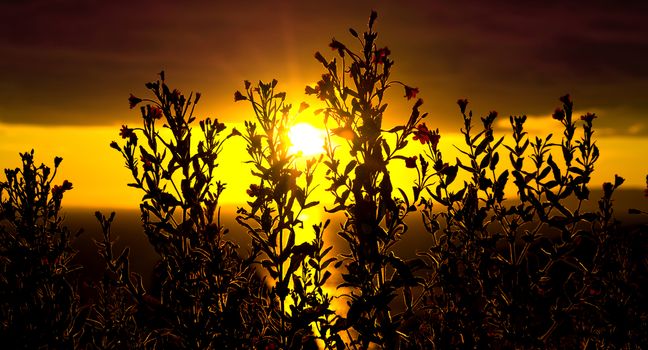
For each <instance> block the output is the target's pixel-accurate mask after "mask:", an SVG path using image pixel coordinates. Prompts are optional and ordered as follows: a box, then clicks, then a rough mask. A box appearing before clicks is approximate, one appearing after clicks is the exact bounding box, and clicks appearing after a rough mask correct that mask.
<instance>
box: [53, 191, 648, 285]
mask: <svg viewBox="0 0 648 350" xmlns="http://www.w3.org/2000/svg"><path fill="white" fill-rule="evenodd" d="M601 194H602V192H601V191H596V190H595V191H592V194H591V196H590V200H589V201H586V202H584V205H583V210H588V211H595V210H596V208H597V205H598V204H597V199H598V198H600V197H601ZM614 198H615V214H616V218H617V220H619V221H620V222H621V224H622V227H626V228H631V227H636V226H638V225H641V224H646V219H645V216H638V215H630V214H628V209H630V208H637V209H644V210H645V209H646V207H647V206H648V200H647V199H646V198H645V197H644V193H643V191H642V190H639V189H626V190H618V191H617V192H615V194H614ZM511 204H512V201H511ZM565 204H566V206H567V207H568V208H574V207H575V201H573V200H572V201H571V202H570V200H566V201H565ZM65 211H66V221H65V222H66V224H67V225H68V227H70V228H71V229H72V230H78V229H83V230H84V232H83V233H82V234H81V236H80V237H79V238H78V239H77V241H76V242H75V244H74V246H75V247H76V249H78V251H79V253H78V256H77V262H78V263H79V264H80V265H83V267H84V270H83V272H82V276H83V279H84V280H88V281H96V280H98V279H99V278H100V277H101V273H102V271H103V261H102V259H101V257H100V256H99V255H98V254H97V248H96V246H95V245H94V242H93V239H100V238H101V229H100V226H99V224H98V223H97V219H96V218H95V215H94V210H93V209H91V208H66V209H65ZM102 212H103V213H104V214H106V215H107V214H109V213H110V210H109V209H107V210H102ZM116 213H117V215H116V218H115V222H114V225H113V234H114V236H115V237H117V238H118V240H117V242H116V245H115V247H116V251H121V249H122V248H123V247H125V246H129V247H130V248H131V264H132V270H133V271H134V272H137V273H140V274H141V275H142V276H143V277H144V283H145V286H146V287H147V288H148V286H149V285H150V274H151V271H152V269H153V267H154V266H155V264H156V263H157V262H158V259H159V258H158V256H157V254H156V253H155V251H154V250H153V247H152V246H151V245H150V243H149V242H148V239H147V238H146V236H145V235H144V231H143V229H142V226H141V225H142V224H141V220H140V212H139V210H137V209H133V210H127V209H119V210H116ZM327 215H328V216H327ZM235 217H236V206H234V205H230V206H224V207H222V209H221V219H222V221H223V225H224V226H225V227H226V228H227V229H229V231H230V232H229V233H228V236H229V238H230V239H232V240H233V241H235V242H237V243H238V244H239V245H240V246H241V250H242V251H245V249H246V248H247V247H248V245H249V244H250V237H249V236H248V235H247V234H246V233H245V230H244V229H243V228H242V227H241V226H240V225H239V224H238V223H237V222H236V220H235ZM327 217H328V218H330V219H331V220H332V221H333V223H334V224H332V225H331V226H329V228H328V230H327V233H326V239H327V240H328V244H332V245H333V246H334V251H335V252H336V253H340V250H339V249H340V248H339V247H343V246H344V241H343V240H342V239H341V238H340V237H338V236H337V235H336V233H335V232H336V228H337V227H338V226H337V223H338V222H339V220H340V219H342V218H343V217H342V216H341V215H337V216H335V215H332V214H325V215H324V216H323V219H324V220H325V219H326V218H327ZM336 220H337V221H336ZM408 225H409V229H408V232H407V233H406V234H405V236H404V237H403V239H402V240H401V241H400V243H399V244H398V245H397V246H396V248H395V250H394V252H395V253H396V254H397V255H399V256H402V257H404V258H411V257H414V256H415V254H416V252H417V251H420V250H422V249H425V248H426V247H428V246H429V245H430V242H431V240H430V237H429V234H428V233H426V232H425V230H424V229H423V227H422V223H421V220H420V216H419V215H417V214H416V213H413V214H411V215H410V217H409V220H408ZM337 282H338V281H336V280H333V279H331V281H330V284H331V285H334V283H337Z"/></svg>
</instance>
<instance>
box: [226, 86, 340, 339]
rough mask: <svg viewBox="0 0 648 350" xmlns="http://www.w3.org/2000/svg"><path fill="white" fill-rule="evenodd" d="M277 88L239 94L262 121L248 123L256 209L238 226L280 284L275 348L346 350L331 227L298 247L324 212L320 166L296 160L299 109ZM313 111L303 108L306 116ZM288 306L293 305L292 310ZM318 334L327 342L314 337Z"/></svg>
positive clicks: (275, 296) (244, 212) (243, 212)
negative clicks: (311, 211) (317, 180)
mask: <svg viewBox="0 0 648 350" xmlns="http://www.w3.org/2000/svg"><path fill="white" fill-rule="evenodd" d="M277 83H278V82H277V81H276V80H273V81H272V82H270V83H262V82H259V84H258V85H256V86H254V87H252V84H251V83H250V82H248V81H245V94H243V93H241V92H240V91H237V92H236V93H235V94H234V99H235V100H236V101H249V103H250V105H251V106H252V109H253V111H254V114H255V120H254V121H245V132H244V133H243V134H241V137H243V138H244V139H245V141H246V143H247V147H246V150H247V153H248V155H249V158H250V160H249V161H247V163H250V164H252V166H253V169H252V174H253V175H254V176H255V177H256V178H258V181H259V183H258V184H251V185H250V188H249V189H248V191H247V194H248V195H249V196H250V197H251V200H250V201H249V202H248V203H247V204H248V206H249V209H245V208H239V210H238V216H237V221H238V223H239V224H241V225H242V226H243V227H245V228H246V229H247V231H248V233H249V235H250V236H251V238H252V248H253V255H254V256H258V257H259V258H258V259H257V260H255V263H256V264H259V265H261V266H262V267H263V268H264V270H265V271H266V272H267V273H268V275H269V277H270V279H271V280H272V284H273V287H272V288H271V290H270V298H271V303H272V304H273V305H274V308H273V312H272V313H271V317H270V318H269V319H268V323H269V324H268V325H269V326H270V328H271V329H272V330H273V332H274V335H271V336H269V337H268V338H269V339H268V342H269V344H276V345H279V346H280V347H281V348H282V349H303V348H315V349H316V348H317V344H316V343H315V339H316V338H320V339H321V340H322V341H323V342H324V344H325V346H327V347H328V346H333V345H334V344H336V343H337V344H340V345H342V340H341V338H340V337H339V335H336V332H331V323H330V322H331V321H332V318H335V317H334V316H333V315H334V312H333V311H332V310H331V308H330V304H331V297H329V296H328V295H327V294H326V293H324V291H323V290H322V286H323V285H324V284H325V283H326V280H327V279H328V278H329V277H330V275H331V273H330V272H329V271H327V270H326V267H327V266H328V265H330V264H331V263H332V262H333V261H334V259H333V258H328V259H326V258H325V256H326V254H327V252H328V251H330V250H331V249H332V247H326V248H325V247H324V242H323V238H322V235H323V229H324V227H325V226H326V225H328V223H327V224H326V225H324V226H322V225H319V226H314V230H315V233H316V235H315V240H314V241H313V242H304V243H301V244H296V243H295V241H296V228H298V227H302V228H303V225H304V223H303V222H302V220H301V214H302V212H303V211H304V210H306V209H308V208H311V207H315V206H317V205H318V204H319V203H318V202H316V201H311V200H310V199H309V197H310V195H311V193H312V191H313V190H314V187H316V186H314V184H313V175H314V172H315V170H316V168H317V165H318V164H319V160H317V159H308V160H306V161H305V166H301V165H298V164H297V162H296V159H295V158H296V156H295V155H291V154H290V153H289V149H290V146H291V145H290V142H289V140H288V137H287V132H288V129H289V127H290V122H291V115H290V113H291V109H292V105H290V104H287V103H286V102H285V99H286V93H285V92H278V91H276V90H275V88H276V86H277ZM306 108H307V105H306V104H303V103H302V105H301V106H300V109H299V113H301V112H302V111H303V110H304V109H306ZM237 134H238V132H237ZM320 159H321V157H320ZM300 270H301V273H299V272H300ZM288 299H290V301H292V305H290V307H289V308H287V306H286V305H287V301H289V300H288ZM276 304H278V305H276ZM313 327H315V328H316V329H317V330H318V332H319V336H316V335H315V334H314V333H313V331H312V328H313Z"/></svg>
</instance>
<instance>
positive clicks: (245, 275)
mask: <svg viewBox="0 0 648 350" xmlns="http://www.w3.org/2000/svg"><path fill="white" fill-rule="evenodd" d="M375 20H376V14H375V13H372V14H371V16H370V19H369V23H368V29H367V31H366V32H364V33H358V32H356V31H355V30H353V29H351V30H350V34H351V36H352V39H351V40H352V41H354V44H353V45H350V46H347V45H346V44H343V43H342V42H339V41H337V40H333V41H332V42H331V44H330V48H331V49H332V51H329V53H330V54H332V55H333V56H334V58H332V59H331V58H327V57H325V55H324V54H321V53H319V52H318V53H316V54H315V58H316V59H317V60H318V61H319V62H320V63H321V64H322V67H323V74H322V76H321V80H320V81H319V82H318V83H317V84H316V85H314V86H308V87H306V94H308V95H314V96H315V97H316V98H317V99H319V103H320V104H321V106H319V107H317V108H319V109H317V110H315V111H314V113H315V114H316V115H318V116H321V117H322V118H323V119H324V121H325V125H326V127H327V131H328V135H329V136H328V139H327V142H326V146H325V152H324V153H323V155H322V156H320V157H316V158H314V159H310V160H308V161H305V162H303V161H297V157H298V156H295V155H291V154H290V153H289V151H288V150H289V147H290V143H289V141H288V139H287V136H286V131H287V129H288V128H289V127H290V125H291V120H292V118H293V117H294V116H295V115H296V114H299V113H302V112H304V110H306V109H309V106H308V105H307V104H306V103H302V104H301V105H300V106H299V107H293V106H291V105H290V104H288V102H286V101H287V96H286V94H285V93H284V92H281V91H280V90H279V88H278V83H277V81H276V80H274V81H272V82H269V83H263V82H259V83H258V84H251V83H250V82H248V81H245V83H244V86H243V87H244V88H243V89H242V90H240V91H236V93H235V94H234V99H235V101H238V102H239V103H247V104H249V106H250V108H251V111H252V115H253V118H252V119H250V120H248V121H246V122H245V129H244V130H236V129H233V130H228V128H227V127H226V126H225V125H224V124H222V123H220V122H218V120H210V119H204V120H200V121H197V119H196V117H195V116H194V107H195V106H196V105H197V104H198V102H199V100H200V97H201V96H200V94H199V93H195V94H194V93H192V94H189V95H188V96H187V95H184V94H182V93H180V92H179V91H178V90H175V89H172V88H171V87H169V85H168V84H167V80H166V78H165V75H164V72H162V73H161V74H160V76H159V79H158V80H156V81H154V82H150V83H147V84H146V88H147V90H148V92H147V93H146V95H145V96H147V97H136V96H134V95H131V97H130V99H129V102H130V107H131V108H136V107H137V108H139V111H140V112H141V116H142V123H141V125H139V126H137V127H129V126H123V127H122V129H121V130H120V136H121V138H122V142H121V143H117V142H112V143H111V144H110V146H111V147H112V148H114V149H115V150H116V151H117V152H120V153H121V154H122V155H123V158H124V160H125V165H126V167H127V168H128V170H129V171H130V172H131V174H132V179H133V181H132V183H129V184H128V186H131V187H134V188H136V189H137V190H139V191H141V193H142V195H143V197H142V202H141V204H140V211H141V222H142V225H143V229H144V233H145V234H146V236H147V238H148V240H149V242H150V244H151V245H152V247H153V248H154V249H155V252H156V253H157V254H158V255H159V259H160V261H159V263H158V264H157V266H156V267H155V270H154V272H153V275H154V283H152V284H151V286H150V287H149V288H145V287H144V283H143V281H142V278H141V277H140V276H139V275H138V274H136V273H133V272H132V271H131V269H130V259H132V258H133V256H136V255H137V252H132V251H130V250H129V249H128V248H126V249H124V250H123V251H115V250H114V249H113V247H114V244H113V243H114V242H113V235H112V232H111V228H112V222H113V220H114V219H115V214H114V213H112V214H107V213H99V212H97V213H96V217H97V220H98V222H99V225H100V226H101V229H102V232H103V239H100V240H97V241H96V247H97V252H98V254H97V259H100V260H101V261H103V265H104V273H103V275H102V278H101V279H100V282H99V283H94V284H93V283H88V282H86V281H83V280H80V279H79V278H78V276H77V274H78V273H79V269H82V268H83V266H76V265H75V261H74V255H75V251H74V249H73V248H72V245H71V243H72V241H73V240H74V238H75V236H76V233H73V232H70V230H69V229H67V228H66V226H65V225H64V223H63V220H62V217H61V214H60V213H61V202H62V200H63V197H64V194H65V192H67V191H69V190H73V186H72V184H71V183H70V182H68V181H63V182H60V181H58V180H54V178H55V175H56V170H57V169H58V167H59V164H61V161H62V159H60V158H56V159H55V160H54V168H51V167H48V166H46V165H42V164H41V165H37V164H38V163H36V161H35V160H34V152H33V151H32V152H30V153H24V154H21V161H22V164H21V165H20V166H19V167H18V168H16V169H14V170H12V169H7V170H6V171H5V174H6V180H5V181H4V182H2V183H0V186H1V187H0V191H1V195H2V206H1V208H0V220H1V224H0V272H1V274H0V338H1V339H0V341H1V342H2V346H3V347H4V348H11V349H13V348H29V349H35V348H56V349H65V348H88V349H95V348H97V349H131V348H132V349H153V348H160V349H167V348H168V349H175V348H178V349H317V348H322V347H323V348H326V349H345V348H349V349H367V348H383V349H435V348H439V349H454V348H495V349H513V348H517V349H536V348H537V349H545V348H574V349H576V348H580V349H599V348H600V349H608V348H611V349H616V348H623V349H634V348H640V347H641V345H642V344H644V345H645V344H648V339H647V338H648V327H647V323H648V313H647V310H646V305H648V303H646V299H645V297H646V295H645V293H646V289H645V286H646V285H648V281H646V276H647V274H646V267H647V266H648V264H647V260H646V259H647V258H646V257H647V256H648V255H646V253H647V247H646V245H647V243H646V235H647V233H648V229H647V228H646V225H643V226H640V227H636V228H633V229H621V228H620V225H619V222H618V221H617V220H616V219H615V216H614V211H613V201H614V199H613V198H614V192H615V190H616V189H617V188H618V187H619V186H621V185H622V184H623V182H624V180H623V178H622V177H620V176H616V177H615V178H614V179H611V182H606V183H604V184H603V185H602V190H603V196H602V197H601V198H591V196H590V184H589V181H590V177H591V174H592V172H593V171H594V168H595V164H596V161H597V159H598V157H599V150H598V148H597V146H596V143H595V141H594V139H593V134H594V126H593V125H594V124H595V122H596V116H595V115H594V114H589V113H588V114H585V115H583V116H578V117H576V116H573V115H572V111H573V102H572V99H571V98H570V96H569V95H565V96H563V97H561V98H560V103H561V106H559V107H558V108H557V109H556V111H555V112H554V114H553V118H554V119H555V122H556V123H557V125H560V126H561V127H562V134H561V135H542V136H531V135H529V134H527V132H526V131H525V129H524V124H525V121H526V116H511V117H510V118H509V120H510V125H511V134H510V135H508V136H506V137H504V136H496V135H495V131H494V128H493V126H494V123H495V121H496V119H497V118H498V115H497V112H489V113H487V114H485V116H483V117H473V112H472V111H470V109H469V108H468V101H467V100H465V99H460V100H458V101H457V104H458V107H459V112H460V113H459V115H460V117H461V118H460V119H459V121H460V122H461V123H462V126H461V133H462V134H463V135H464V136H465V143H464V144H463V145H444V143H443V138H442V137H441V135H440V133H439V130H438V129H436V130H435V129H433V128H432V127H430V126H429V125H433V124H434V121H433V120H428V121H426V119H425V118H426V117H427V113H423V112H422V111H421V108H422V105H423V101H422V100H421V99H417V94H418V93H419V90H418V88H415V87H410V86H408V85H405V84H403V83H401V82H399V81H395V80H391V78H390V73H391V68H392V66H393V64H394V62H393V61H392V59H391V52H390V50H389V49H388V48H387V47H383V46H381V45H379V44H378V42H377V34H376V32H375V26H374V24H375V23H374V22H375ZM393 88H396V89H403V90H402V91H404V95H405V96H404V98H406V99H407V100H408V101H412V109H411V114H410V116H409V118H408V119H407V120H405V121H404V122H403V123H402V124H399V125H390V126H386V125H384V123H383V116H384V115H385V113H386V109H387V104H386V101H385V98H386V96H387V95H386V92H387V90H389V89H393ZM138 96H140V95H138ZM196 124H198V125H196ZM232 137H239V138H243V139H244V140H245V142H246V145H247V148H246V152H247V163H248V164H249V165H250V167H251V169H252V172H253V174H254V176H255V178H256V181H255V182H254V183H252V184H250V186H249V189H248V190H247V193H246V194H241V195H242V196H243V195H245V196H246V198H247V204H246V205H244V206H242V207H240V208H239V209H238V212H237V218H236V221H237V223H238V225H240V227H242V228H244V229H245V231H247V234H248V235H249V237H250V239H251V242H252V243H251V245H250V246H248V247H239V246H237V245H236V244H235V243H233V241H234V239H232V238H231V237H230V236H231V235H232V233H229V234H228V228H227V227H223V225H222V224H221V219H220V209H219V196H220V195H221V193H222V192H223V191H224V190H225V185H224V184H222V183H221V182H219V181H218V172H219V171H228V169H220V168H218V167H217V164H218V157H219V154H220V153H221V152H222V151H223V146H224V144H225V143H226V141H227V140H228V139H229V138H232ZM408 143H410V146H409V147H407V148H406V145H407V144H408ZM411 144H415V145H416V147H420V148H418V151H417V152H419V153H420V154H418V155H415V154H412V153H411V152H413V151H412V150H413V149H414V148H413V147H412V145H411ZM444 146H445V147H451V146H455V147H457V148H458V149H459V150H460V151H461V154H462V156H461V157H460V158H458V159H456V160H452V159H447V158H444V156H443V153H442V148H443V147H444ZM408 152H409V153H408ZM394 167H406V168H411V169H415V172H416V174H417V177H416V179H415V180H414V181H413V182H412V183H400V184H398V183H394V182H392V180H391V178H390V172H389V169H393V168H394ZM318 176H319V177H323V178H324V179H323V180H316V178H317V177H318ZM464 178H465V179H466V180H465V181H463V180H458V179H464ZM318 182H320V183H325V186H326V190H327V192H328V193H330V195H331V196H330V198H331V199H332V201H331V202H330V203H319V202H317V201H314V200H313V199H312V192H313V189H314V188H315V184H316V183H318ZM647 191H648V189H647ZM647 195H648V192H647ZM567 201H571V203H576V205H574V206H569V207H567V206H566V205H565V204H564V203H566V202H567ZM586 201H595V202H597V203H598V207H597V209H596V210H593V211H587V210H584V209H583V203H584V202H586ZM309 210H325V211H326V212H327V213H330V215H333V213H338V214H336V215H340V213H341V214H343V217H344V218H345V219H344V221H343V222H342V223H341V224H340V225H339V226H338V227H334V226H335V225H329V221H328V220H327V221H326V222H323V223H320V224H318V225H315V226H313V227H312V228H310V229H312V230H313V232H314V239H313V240H312V241H310V242H306V243H301V244H298V243H296V241H297V239H296V229H297V228H299V227H302V226H303V222H302V221H301V220H300V214H301V213H302V212H308V211H309ZM632 213H633V214H636V215H644V216H645V215H647V213H646V212H643V211H640V210H632ZM408 217H409V218H408ZM406 218H408V220H422V223H423V225H422V226H421V227H424V230H422V231H418V232H412V230H408V226H407V225H406ZM325 230H329V231H334V232H336V233H337V235H338V236H339V237H341V238H342V239H343V242H344V243H345V244H343V245H342V246H340V247H335V250H334V251H333V250H332V248H333V247H332V246H331V245H330V242H327V241H325V240H324V232H325ZM548 231H550V232H553V234H552V235H547V234H545V232H548ZM405 234H407V235H420V236H422V235H427V236H428V237H430V238H431V240H432V242H433V243H432V244H431V246H429V247H427V248H425V249H421V250H420V251H417V252H416V253H415V254H414V252H412V254H411V255H412V256H416V258H413V259H412V258H408V259H405V258H402V257H399V256H397V255H396V254H395V253H394V247H396V245H397V244H398V243H399V241H400V240H401V239H402V237H403V235H405ZM334 252H341V253H340V254H339V255H335V254H334ZM331 281H341V282H340V283H339V285H337V286H336V287H337V292H336V293H331V292H330V290H329V291H328V292H327V289H326V288H324V287H326V286H327V285H330V284H331ZM334 299H336V300H341V301H342V302H343V304H346V305H347V306H348V308H347V309H348V310H345V311H344V312H342V311H341V310H336V309H335V308H334V307H333V306H332V305H333V302H334ZM336 311H337V312H336Z"/></svg>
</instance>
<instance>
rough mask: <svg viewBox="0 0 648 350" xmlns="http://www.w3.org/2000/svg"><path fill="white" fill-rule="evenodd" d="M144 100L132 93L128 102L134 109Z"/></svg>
mask: <svg viewBox="0 0 648 350" xmlns="http://www.w3.org/2000/svg"><path fill="white" fill-rule="evenodd" d="M140 102H142V99H141V98H138V97H135V96H133V94H130V97H129V98H128V104H129V105H130V108H131V109H133V107H135V106H137V104H138V103H140Z"/></svg>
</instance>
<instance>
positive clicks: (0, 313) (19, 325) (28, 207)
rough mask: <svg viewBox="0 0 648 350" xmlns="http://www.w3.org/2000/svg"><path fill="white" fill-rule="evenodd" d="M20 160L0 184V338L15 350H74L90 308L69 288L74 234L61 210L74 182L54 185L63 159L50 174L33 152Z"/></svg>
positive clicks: (72, 285) (74, 266) (74, 269)
mask: <svg viewBox="0 0 648 350" xmlns="http://www.w3.org/2000/svg"><path fill="white" fill-rule="evenodd" d="M20 157H21V161H22V165H21V167H20V168H15V169H5V175H6V181H3V182H0V198H1V199H2V206H1V207H0V271H1V272H2V273H1V275H0V320H1V321H0V340H1V341H2V344H3V346H6V347H8V348H15V349H17V348H20V347H23V348H39V347H43V346H51V347H56V348H73V347H75V346H77V345H78V344H79V341H80V337H81V335H82V334H83V325H84V323H85V318H86V317H87V315H88V312H89V308H88V307H81V306H80V305H79V296H78V294H77V288H76V286H75V285H74V284H73V274H74V272H75V271H76V270H78V269H79V268H80V266H76V265H73V263H72V259H73V257H74V255H75V254H76V252H75V251H74V249H73V248H72V246H71V243H72V241H73V240H74V238H75V236H77V235H78V234H77V235H73V234H72V232H70V230H69V229H68V228H67V227H66V226H64V224H63V217H62V216H61V212H60V211H61V201H62V200H63V195H64V193H65V192H67V191H69V190H71V189H72V183H70V182H69V181H67V180H65V181H63V183H62V184H60V185H54V184H53V182H54V178H55V177H56V173H57V170H58V167H59V165H60V164H61V161H62V160H63V159H62V158H60V157H56V158H54V171H52V168H50V167H48V166H46V165H45V164H41V165H39V166H37V165H36V163H35V162H34V151H33V150H32V151H31V152H25V153H22V154H20ZM79 233H80V232H79ZM45 330H47V331H45Z"/></svg>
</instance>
